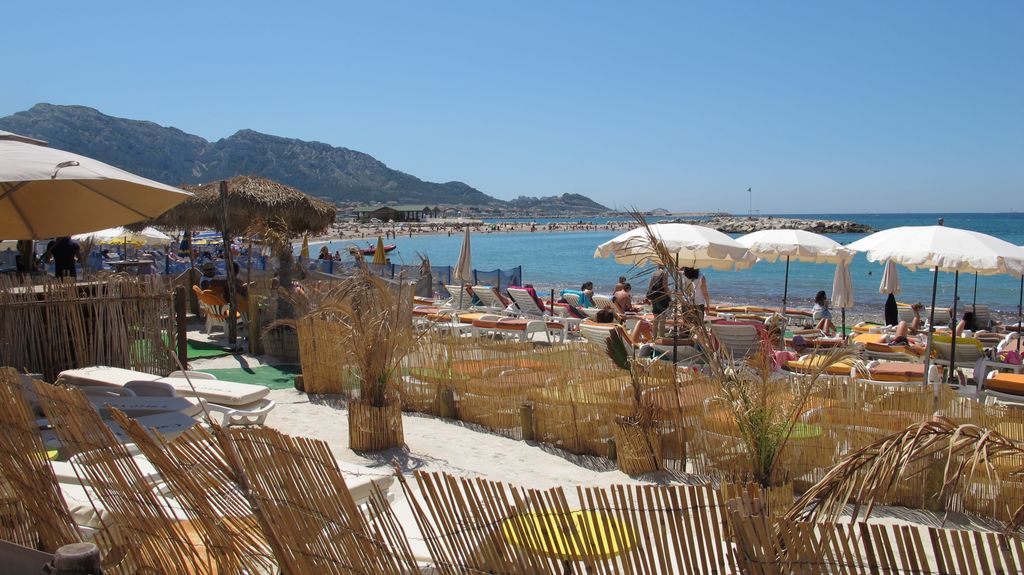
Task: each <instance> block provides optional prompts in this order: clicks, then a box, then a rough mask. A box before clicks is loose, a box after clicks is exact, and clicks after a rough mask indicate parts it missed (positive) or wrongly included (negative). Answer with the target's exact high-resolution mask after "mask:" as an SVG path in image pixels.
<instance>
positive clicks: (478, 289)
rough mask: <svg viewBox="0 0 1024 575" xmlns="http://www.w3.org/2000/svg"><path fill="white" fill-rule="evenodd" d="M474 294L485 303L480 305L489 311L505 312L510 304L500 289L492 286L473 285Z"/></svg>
mask: <svg viewBox="0 0 1024 575" xmlns="http://www.w3.org/2000/svg"><path fill="white" fill-rule="evenodd" d="M473 294H474V295H476V297H477V299H479V300H480V302H481V303H482V304H483V305H482V306H480V307H482V308H484V309H486V310H489V311H493V312H504V311H505V308H507V307H508V305H509V304H508V303H506V302H505V299H504V298H503V297H502V296H501V293H500V292H499V291H498V289H497V288H495V287H492V286H473Z"/></svg>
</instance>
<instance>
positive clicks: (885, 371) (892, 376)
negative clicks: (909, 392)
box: [870, 361, 924, 382]
mask: <svg viewBox="0 0 1024 575" xmlns="http://www.w3.org/2000/svg"><path fill="white" fill-rule="evenodd" d="M870 375H871V379H873V380H875V381H893V382H911V381H924V364H923V363H910V362H904V361H890V362H886V363H880V364H878V365H876V366H875V367H872V368H871V371H870Z"/></svg>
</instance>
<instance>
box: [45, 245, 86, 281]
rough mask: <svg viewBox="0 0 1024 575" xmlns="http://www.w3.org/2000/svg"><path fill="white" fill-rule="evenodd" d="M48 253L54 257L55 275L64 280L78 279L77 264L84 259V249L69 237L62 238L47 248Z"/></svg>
mask: <svg viewBox="0 0 1024 575" xmlns="http://www.w3.org/2000/svg"><path fill="white" fill-rule="evenodd" d="M46 251H47V253H49V254H50V256H51V257H53V268H54V269H53V275H55V276H57V277H59V278H63V277H72V278H77V277H78V272H77V271H75V262H76V261H79V260H81V259H82V247H81V246H80V245H78V242H76V241H75V240H73V239H71V238H70V237H69V236H61V237H59V238H57V239H55V240H53V241H51V242H50V243H49V244H48V245H47V246H46Z"/></svg>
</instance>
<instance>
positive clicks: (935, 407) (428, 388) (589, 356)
mask: <svg viewBox="0 0 1024 575" xmlns="http://www.w3.org/2000/svg"><path fill="white" fill-rule="evenodd" d="M403 367H404V374H405V375H404V377H403V380H402V386H401V391H402V401H403V406H404V408H405V409H406V410H410V411H419V412H424V413H429V414H434V415H443V416H445V417H451V418H455V419H458V420H461V421H465V422H469V423H474V424H477V425H479V426H481V427H483V428H485V429H487V430H489V431H491V432H493V433H498V434H501V435H504V436H506V437H510V438H515V439H523V438H525V439H530V440H533V441H538V442H541V443H545V444H549V445H552V446H554V447H558V448H561V449H565V450H566V451H569V452H571V453H574V454H585V455H594V456H599V457H607V458H615V457H616V456H618V453H617V451H618V450H617V444H622V442H623V441H624V439H625V438H624V437H623V434H622V432H621V431H619V434H618V437H616V428H617V418H621V417H622V416H628V415H630V414H632V413H635V412H636V410H637V409H638V406H637V405H635V402H634V400H633V396H632V393H631V391H630V389H631V388H630V385H631V382H630V377H629V374H628V373H627V372H626V371H624V370H621V369H619V368H617V367H616V366H615V365H614V364H613V363H612V362H611V361H610V360H609V359H608V358H607V357H606V355H605V353H604V350H603V349H601V348H600V347H598V346H594V345H591V344H585V345H568V346H557V345H556V346H538V345H536V344H532V343H519V342H509V341H491V340H484V339H480V338H452V337H437V338H425V339H424V340H423V341H422V345H421V348H420V349H419V350H418V351H416V352H414V353H412V354H410V355H409V356H408V357H407V358H406V360H405V362H404V364H403ZM334 369H338V368H337V366H336V365H335V366H334ZM798 377H799V376H791V377H780V378H778V379H775V380H773V381H772V382H771V383H770V384H769V393H770V395H771V401H775V402H778V403H780V404H781V403H785V402H786V401H789V400H791V399H792V397H793V396H794V394H797V393H799V390H800V386H801V385H802V383H803V382H802V380H800V379H798ZM640 384H641V386H642V391H641V395H642V399H641V405H640V406H639V409H641V410H645V412H646V413H647V414H649V417H650V422H651V424H650V426H651V428H652V429H653V434H652V436H651V440H652V443H653V444H654V452H655V455H656V456H657V457H659V458H660V459H661V462H662V463H663V465H664V466H665V467H667V468H669V469H674V470H678V471H687V472H690V473H694V474H696V475H699V476H703V477H707V478H710V479H711V480H713V481H715V482H737V481H740V482H742V481H749V480H751V479H752V478H751V475H750V471H749V470H750V469H751V465H752V462H751V461H750V459H749V458H750V455H749V453H748V450H747V449H746V447H745V445H744V439H743V437H742V436H741V434H740V432H739V428H738V426H737V423H736V421H735V418H734V417H733V416H732V414H731V413H730V412H729V410H728V409H727V407H726V406H725V405H723V404H722V402H721V400H719V399H718V396H720V395H721V387H720V385H719V384H718V383H717V382H716V381H714V380H713V379H711V378H709V377H707V376H702V375H700V374H697V373H694V372H690V371H683V370H675V371H674V370H672V369H671V368H670V367H668V365H667V364H665V365H664V366H662V365H660V364H655V366H654V368H653V369H652V370H651V372H650V373H649V374H648V376H646V377H645V378H643V381H641V382H640ZM446 404H450V407H449V408H448V409H447V410H446V408H445V406H446ZM936 414H939V415H943V416H944V417H947V418H949V419H951V420H953V421H955V422H958V423H973V424H975V425H979V426H981V427H986V428H991V429H998V430H999V431H1000V432H1001V433H1003V434H1004V435H1007V436H1008V437H1010V438H1013V439H1016V440H1018V441H1020V440H1024V415H1022V412H1021V410H1016V409H1013V408H1008V407H1000V406H992V405H983V404H981V403H979V402H977V401H975V400H973V399H971V398H967V397H961V396H959V395H957V394H956V393H955V392H953V391H951V390H949V389H946V388H943V389H942V390H941V391H940V394H939V396H938V398H937V399H936V397H935V394H934V391H933V389H932V388H931V387H923V386H915V385H906V386H880V385H876V384H872V383H868V382H863V381H857V380H851V379H850V378H848V377H840V376H826V377H823V378H821V379H820V380H819V382H818V384H817V385H816V386H815V389H814V391H813V393H812V394H811V396H810V398H809V400H808V402H807V404H806V405H805V407H804V409H803V411H802V413H800V414H799V420H798V422H797V423H796V426H795V429H794V433H793V435H792V436H791V438H790V440H789V441H788V442H787V443H786V445H785V447H784V449H783V451H782V453H781V455H780V464H779V465H780V467H781V469H782V477H783V478H784V479H786V480H788V481H790V482H792V484H793V488H794V490H795V491H796V492H797V493H801V492H803V491H804V490H806V489H807V488H809V487H810V486H811V485H813V484H814V483H816V482H818V481H819V480H821V479H822V478H824V477H825V474H826V473H827V472H828V470H829V469H831V468H832V467H833V466H834V465H835V463H836V462H837V461H838V460H839V459H841V458H842V457H843V456H844V455H846V454H848V453H851V452H853V451H855V450H857V449H859V448H861V447H864V446H866V445H869V444H871V443H872V442H874V441H877V440H879V439H881V438H883V437H885V436H887V435H890V434H892V433H895V432H897V431H901V430H903V429H905V428H906V427H907V426H908V425H911V424H914V423H922V422H925V421H927V420H929V419H930V418H931V417H932V416H933V415H936ZM524 430H525V431H526V434H525V435H524ZM639 439H642V438H639V436H638V437H632V438H631V440H639ZM941 455H942V454H939V456H937V457H941ZM940 463H941V462H939V461H936V462H934V463H933V464H932V465H931V466H923V465H922V466H919V467H918V468H914V469H908V470H907V475H908V477H907V478H906V479H905V480H903V481H900V482H898V483H897V484H896V485H895V486H894V488H893V489H892V490H891V492H890V493H889V495H888V498H887V499H886V500H885V501H884V503H888V504H894V505H902V506H907V507H914V508H925V509H944V510H948V511H962V512H968V513H978V514H982V515H985V516H990V517H994V518H997V519H1000V520H1006V519H1009V518H1010V517H1012V515H1013V513H1014V511H1015V510H1016V509H1017V508H1018V507H1020V506H1021V505H1024V481H1022V480H1021V478H1020V476H1019V474H1017V475H1011V474H1010V473H1009V471H1010V469H1011V468H1010V467H1008V466H1009V465H1010V464H1011V463H1012V462H1006V463H1001V464H1000V465H1001V466H1002V467H1000V468H999V469H997V471H1001V473H998V474H997V475H995V476H992V475H989V474H986V473H982V472H979V473H977V474H975V476H972V477H971V478H970V479H969V480H968V481H966V482H965V487H964V489H962V490H961V491H962V493H961V494H958V495H956V496H954V497H949V496H946V497H944V498H940V497H939V494H940V491H941V488H942V480H941V478H942V469H941V466H940ZM1018 465H1019V464H1018ZM626 469H629V466H628V465H627V466H626ZM855 501H856V499H855ZM939 501H941V505H940V504H939V503H937V502H939ZM880 503H881V502H880Z"/></svg>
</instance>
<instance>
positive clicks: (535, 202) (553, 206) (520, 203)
mask: <svg viewBox="0 0 1024 575" xmlns="http://www.w3.org/2000/svg"><path fill="white" fill-rule="evenodd" d="M508 207H509V209H512V210H515V211H519V212H533V213H574V214H589V213H601V212H608V211H611V210H609V209H608V208H606V207H604V206H602V205H601V204H599V203H597V202H595V201H594V200H591V199H590V198H588V197H586V196H584V195H580V194H562V195H561V196H548V197H546V198H530V197H527V196H519V197H518V198H516V199H514V200H512V201H511V202H509V203H508Z"/></svg>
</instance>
